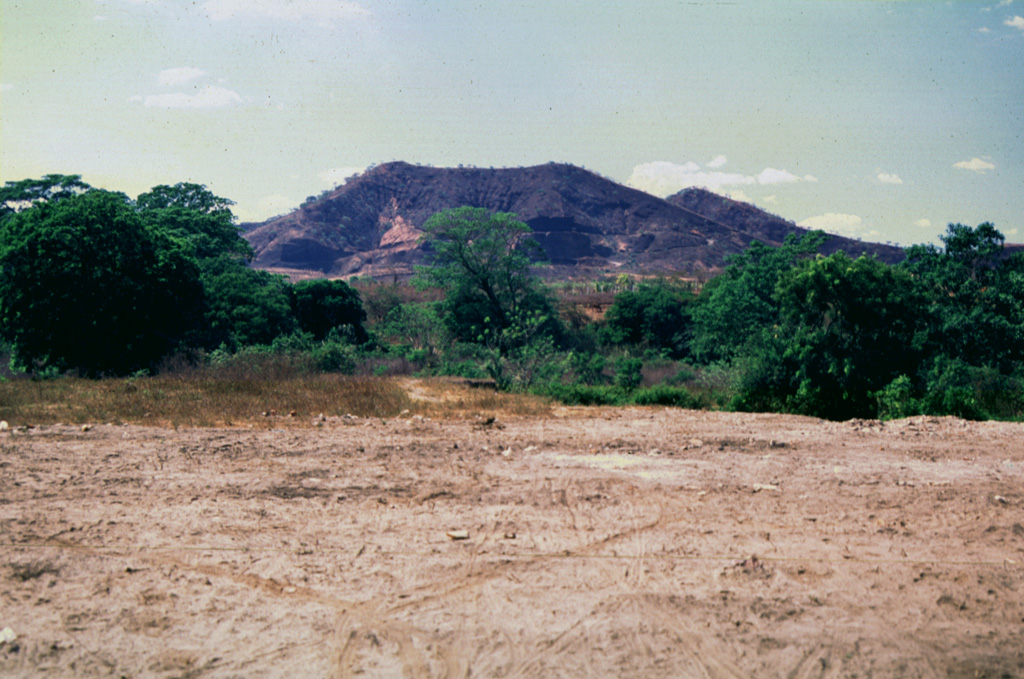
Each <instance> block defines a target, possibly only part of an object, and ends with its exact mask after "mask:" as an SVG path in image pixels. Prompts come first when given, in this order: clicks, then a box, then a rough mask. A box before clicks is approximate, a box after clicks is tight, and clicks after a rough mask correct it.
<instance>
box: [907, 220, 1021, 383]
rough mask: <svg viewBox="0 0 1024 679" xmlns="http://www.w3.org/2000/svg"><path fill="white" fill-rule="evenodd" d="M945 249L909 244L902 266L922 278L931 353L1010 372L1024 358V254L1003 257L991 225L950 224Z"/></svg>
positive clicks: (1000, 239)
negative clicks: (930, 326)
mask: <svg viewBox="0 0 1024 679" xmlns="http://www.w3.org/2000/svg"><path fill="white" fill-rule="evenodd" d="M942 240H943V242H944V244H945V246H946V247H945V249H944V250H940V249H939V248H936V247H934V246H931V245H917V246H913V247H911V248H908V249H907V259H906V261H905V262H903V263H902V264H901V265H900V268H902V269H904V270H906V271H907V272H909V273H910V274H911V276H912V277H913V278H914V280H915V282H916V283H917V286H918V289H919V291H920V293H921V295H922V296H923V297H924V301H923V304H924V305H925V307H926V308H927V310H928V312H929V314H930V316H931V320H932V331H931V336H930V341H931V343H932V347H931V350H930V351H931V353H933V354H935V355H945V356H955V357H957V358H959V359H961V360H963V361H965V362H966V363H968V364H971V365H979V366H980V365H993V366H997V367H999V368H1000V370H1002V371H1003V372H1007V371H1009V370H1011V369H1012V368H1013V366H1014V365H1015V364H1017V363H1019V362H1020V361H1024V258H1021V256H1020V255H1017V256H1016V257H1014V258H1011V259H1009V260H1004V258H1003V235H1002V234H1001V233H999V232H998V231H997V230H996V229H995V228H994V227H993V226H992V225H991V224H988V223H984V224H980V225H979V226H978V227H977V228H974V229H972V228H971V227H967V226H964V225H962V224H950V225H949V229H948V232H947V234H946V236H944V237H943V239H942Z"/></svg>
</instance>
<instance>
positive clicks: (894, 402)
mask: <svg viewBox="0 0 1024 679" xmlns="http://www.w3.org/2000/svg"><path fill="white" fill-rule="evenodd" d="M874 395H875V399H876V400H877V401H878V418H879V419H881V420H898V419H901V418H904V417H910V416H912V415H918V414H920V412H921V403H920V401H919V400H918V399H916V398H914V384H913V382H912V381H911V379H910V378H909V377H907V376H906V375H900V376H899V377H897V378H896V379H894V380H893V381H892V382H890V383H889V384H888V385H887V386H886V387H885V388H884V389H881V390H879V391H876V392H875V394H874Z"/></svg>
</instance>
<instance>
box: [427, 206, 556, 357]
mask: <svg viewBox="0 0 1024 679" xmlns="http://www.w3.org/2000/svg"><path fill="white" fill-rule="evenodd" d="M423 231H424V236H423V238H424V240H425V241H426V242H427V244H428V245H429V247H430V249H431V250H432V255H431V260H432V263H433V266H431V267H429V268H426V267H421V268H420V269H419V272H418V279H419V280H420V282H421V284H424V285H432V286H436V287H438V288H441V289H443V290H445V291H446V297H445V300H444V302H443V303H442V304H441V313H442V317H443V318H444V320H445V323H446V325H447V326H448V328H449V330H450V331H451V332H452V334H453V336H454V337H455V338H457V339H458V340H461V341H468V342H479V343H481V344H488V345H489V346H492V347H494V348H496V349H497V350H498V351H510V350H512V349H514V348H516V345H515V344H513V343H510V340H514V339H516V338H518V337H520V336H521V335H522V333H520V332H518V331H513V332H512V333H507V332H506V331H507V330H508V329H509V328H511V327H512V326H513V325H514V324H517V323H522V322H523V321H524V320H525V319H529V322H530V323H531V331H532V330H533V329H534V327H533V325H534V322H535V321H536V320H537V319H538V318H542V319H543V323H542V326H543V327H542V330H543V332H544V334H547V335H550V336H553V337H554V336H557V335H558V334H559V333H560V330H561V329H560V327H559V322H558V315H557V314H556V313H555V310H554V306H553V304H552V303H551V300H550V298H549V296H548V295H547V294H546V291H545V290H544V289H543V287H542V286H541V285H540V283H539V282H538V281H537V280H536V278H535V277H534V276H533V275H532V274H531V272H530V262H531V258H537V257H540V256H541V255H542V254H543V251H542V250H541V248H540V246H539V245H537V243H536V241H534V240H533V239H532V238H530V236H529V234H530V233H531V231H530V227H528V226H527V225H526V224H523V223H522V222H519V221H517V220H516V219H515V216H514V215H512V214H509V213H504V212H499V213H496V214H493V215H492V214H491V213H490V212H488V211H487V210H485V209H483V208H473V207H460V208H455V209H451V210H443V211H441V212H439V213H437V214H436V215H434V216H433V217H431V218H430V219H429V220H427V223H426V224H425V225H424V226H423Z"/></svg>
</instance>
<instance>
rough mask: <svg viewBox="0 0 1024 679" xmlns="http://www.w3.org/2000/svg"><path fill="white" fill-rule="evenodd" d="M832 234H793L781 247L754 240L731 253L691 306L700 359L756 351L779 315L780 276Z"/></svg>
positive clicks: (694, 345) (694, 344)
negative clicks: (732, 254)
mask: <svg viewBox="0 0 1024 679" xmlns="http://www.w3.org/2000/svg"><path fill="white" fill-rule="evenodd" d="M826 239H827V236H826V235H825V234H824V233H823V232H821V231H815V232H811V233H808V234H805V235H804V236H803V237H802V238H800V239H799V240H798V239H797V238H796V237H795V236H793V235H790V236H787V237H786V240H785V242H784V243H783V245H782V246H781V247H778V248H772V247H769V246H767V245H764V244H762V243H758V242H754V243H752V244H751V246H750V248H748V249H747V250H746V251H744V252H743V253H741V254H739V255H736V256H734V257H731V258H730V259H729V266H728V267H726V269H725V271H724V272H723V273H722V275H720V276H718V277H717V278H714V279H712V280H711V281H709V282H708V284H707V285H705V286H704V289H703V290H702V291H701V294H700V295H699V296H698V298H697V300H696V302H695V303H694V304H693V305H691V312H690V313H691V316H692V318H693V340H692V342H691V349H692V351H693V354H694V356H695V357H696V358H697V360H699V361H700V362H701V363H705V364H708V363H713V362H714V361H717V360H723V359H725V360H731V359H733V358H735V357H737V356H739V355H741V354H743V353H746V352H748V351H751V350H756V347H757V346H758V345H760V344H762V343H763V342H764V340H765V338H764V333H765V332H766V331H768V330H770V328H771V326H772V325H773V324H774V323H775V321H776V318H777V317H778V313H779V302H778V299H776V297H775V287H776V285H777V284H778V281H779V278H780V277H781V276H782V274H783V273H785V272H786V271H788V270H790V269H791V268H793V266H795V265H796V263H797V262H799V261H800V260H801V259H805V258H806V257H808V256H810V255H812V254H813V253H815V252H817V250H818V249H819V248H820V247H821V245H822V244H823V243H824V242H825V240H826Z"/></svg>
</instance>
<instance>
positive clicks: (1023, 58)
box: [0, 0, 1024, 244]
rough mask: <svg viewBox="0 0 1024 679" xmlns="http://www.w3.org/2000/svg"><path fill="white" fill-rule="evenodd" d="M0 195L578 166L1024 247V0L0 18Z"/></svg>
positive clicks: (803, 215) (786, 209) (880, 224)
mask: <svg viewBox="0 0 1024 679" xmlns="http://www.w3.org/2000/svg"><path fill="white" fill-rule="evenodd" d="M0 11H2V15H0V31H2V42H0V178H2V180H3V181H8V180H14V179H22V178H25V177H38V176H41V175H43V174H47V173H51V172H62V173H74V174H82V175H83V176H84V178H85V180H86V181H88V182H89V183H91V184H93V185H94V186H100V187H103V188H109V189H115V190H120V191H124V192H126V193H128V194H129V195H132V196H135V195H137V194H138V193H140V192H143V191H145V190H147V189H149V188H151V187H152V186H155V185H157V184H165V183H175V182H178V181H192V182H198V183H203V184H206V185H207V186H209V187H210V188H211V189H212V190H213V191H214V192H215V193H217V194H218V195H222V196H224V197H227V198H230V199H232V200H234V201H236V202H237V206H236V210H235V211H236V214H238V215H239V216H240V217H241V218H242V219H261V218H266V217H269V216H271V215H274V214H279V213H283V212H286V211H288V210H289V209H291V208H294V207H296V206H297V205H298V204H299V203H300V202H301V201H302V200H303V199H304V198H305V197H306V196H308V195H311V194H317V193H319V192H320V191H322V190H323V189H325V188H329V187H330V186H332V185H334V184H335V183H340V182H342V181H344V179H345V178H346V177H348V176H350V175H351V174H353V173H355V172H358V171H360V170H361V169H363V168H365V167H366V166H368V165H370V164H372V163H381V162H387V161H391V160H406V161H409V162H413V163H423V164H430V165H435V166H454V165H458V164H466V165H478V166H481V167H489V166H495V167H503V166H519V165H531V164H537V163H545V162H548V161H560V162H570V163H574V164H577V165H582V166H584V167H587V168H588V169H591V170H594V171H596V172H599V173H601V174H603V175H605V176H608V177H611V178H612V179H615V180H617V181H620V182H623V183H628V184H630V185H632V186H635V187H637V188H640V189H643V190H646V191H649V192H651V193H655V194H657V195H667V194H669V193H672V192H674V191H677V190H679V189H681V188H684V187H687V186H707V187H709V188H711V189H713V190H715V191H718V192H720V193H723V194H726V195H731V196H733V197H736V198H739V199H741V200H748V201H750V202H753V203H754V204H756V205H758V206H760V207H763V208H765V209H768V210H770V211H772V212H775V213H777V214H780V215H782V216H784V217H786V218H788V219H792V220H794V221H796V222H798V223H800V224H804V225H807V226H812V227H815V228H825V229H826V230H831V231H835V232H838V233H843V234H844V235H851V236H855V237H862V238H865V239H868V240H878V241H892V242H897V243H901V244H910V243H917V242H929V241H935V239H936V238H937V236H938V235H939V234H940V233H943V232H944V230H945V225H946V224H947V223H949V222H963V223H968V224H972V225H973V224H977V223H979V222H982V221H992V222H994V223H995V225H996V227H997V228H999V229H1000V230H1001V231H1002V232H1003V233H1004V234H1006V235H1007V238H1008V240H1009V241H1016V242H1020V241H1024V138H1022V134H1024V132H1022V130H1024V0H990V1H988V2H957V1H952V2H941V1H933V2H917V1H913V0H904V1H898V2H881V1H872V0H859V1H855V0H848V1H845V0H802V1H797V0H792V1H790V0H772V1H771V2H768V1H765V0H732V1H728V2H727V1H725V0H723V1H720V2H715V1H707V2H670V1H662V2H643V1H642V0H638V1H637V2H623V1H614V2H613V1H611V0H564V1H559V0H547V1H545V2H540V1H533V0H524V1H515V0H508V1H507V2H502V3H497V2H493V3H486V2H468V1H456V0H429V1H424V0H416V1H413V0H391V1H386V0H357V1H354V2H348V1H343V0H24V1H22V0H3V2H2V10H0Z"/></svg>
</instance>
